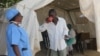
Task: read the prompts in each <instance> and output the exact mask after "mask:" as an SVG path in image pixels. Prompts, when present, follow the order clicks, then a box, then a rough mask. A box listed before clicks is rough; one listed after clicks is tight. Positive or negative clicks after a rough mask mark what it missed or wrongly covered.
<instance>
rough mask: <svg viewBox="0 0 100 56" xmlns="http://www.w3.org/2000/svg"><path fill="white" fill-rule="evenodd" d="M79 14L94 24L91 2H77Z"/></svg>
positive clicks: (80, 0)
mask: <svg viewBox="0 0 100 56" xmlns="http://www.w3.org/2000/svg"><path fill="white" fill-rule="evenodd" d="M79 3H80V9H81V12H82V13H83V14H84V16H85V17H87V18H88V20H90V21H91V22H95V13H94V6H93V0H79Z"/></svg>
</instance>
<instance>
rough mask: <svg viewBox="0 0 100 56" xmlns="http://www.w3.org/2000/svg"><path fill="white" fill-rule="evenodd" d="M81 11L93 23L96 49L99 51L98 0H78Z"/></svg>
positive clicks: (99, 20)
mask: <svg viewBox="0 0 100 56" xmlns="http://www.w3.org/2000/svg"><path fill="white" fill-rule="evenodd" d="M79 2H80V8H81V11H82V13H83V14H84V15H85V16H86V17H87V19H89V20H90V21H92V22H94V23H95V28H96V41H97V51H99V52H100V0H79Z"/></svg>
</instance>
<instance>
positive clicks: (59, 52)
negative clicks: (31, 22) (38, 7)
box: [40, 9, 69, 56]
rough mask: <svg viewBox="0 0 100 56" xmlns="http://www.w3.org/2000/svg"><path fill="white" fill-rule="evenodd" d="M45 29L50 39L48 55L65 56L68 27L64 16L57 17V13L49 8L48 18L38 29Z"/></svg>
mask: <svg viewBox="0 0 100 56" xmlns="http://www.w3.org/2000/svg"><path fill="white" fill-rule="evenodd" d="M45 30H47V31H48V35H49V40H50V49H51V54H50V56H66V55H67V50H66V48H67V45H66V42H65V38H67V36H68V31H69V30H68V28H67V26H66V21H65V20H64V18H61V17H57V13H56V11H55V10H54V9H50V10H49V18H47V19H46V22H45V23H44V24H43V25H42V26H40V31H41V32H43V31H45Z"/></svg>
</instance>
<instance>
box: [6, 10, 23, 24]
mask: <svg viewBox="0 0 100 56" xmlns="http://www.w3.org/2000/svg"><path fill="white" fill-rule="evenodd" d="M22 18H23V17H22V15H21V14H20V13H19V11H18V10H17V9H15V8H10V9H8V10H7V11H6V19H7V20H9V21H16V22H19V23H21V22H22Z"/></svg>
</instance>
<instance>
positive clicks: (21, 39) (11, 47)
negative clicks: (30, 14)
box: [5, 8, 32, 56]
mask: <svg viewBox="0 0 100 56" xmlns="http://www.w3.org/2000/svg"><path fill="white" fill-rule="evenodd" d="M5 17H6V19H7V20H8V21H9V24H8V26H7V29H6V41H7V51H8V56H32V55H31V49H30V44H29V38H28V35H27V33H26V31H25V30H24V29H23V28H22V27H20V23H21V22H22V18H23V16H22V15H21V14H20V12H19V11H18V10H17V9H16V8H10V9H8V10H7V11H6V14H5Z"/></svg>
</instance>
